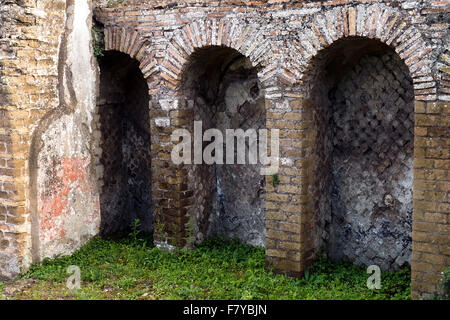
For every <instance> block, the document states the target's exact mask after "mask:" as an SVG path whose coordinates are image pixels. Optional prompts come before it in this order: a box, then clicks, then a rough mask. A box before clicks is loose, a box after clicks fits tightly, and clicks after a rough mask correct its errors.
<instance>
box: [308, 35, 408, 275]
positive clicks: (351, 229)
mask: <svg viewBox="0 0 450 320" xmlns="http://www.w3.org/2000/svg"><path fill="white" fill-rule="evenodd" d="M310 76H311V78H310V79H309V80H308V83H309V87H308V90H309V93H308V100H307V105H308V110H310V112H311V119H312V126H311V129H310V133H311V134H310V137H312V143H311V148H310V149H309V151H308V152H309V155H310V159H311V160H312V161H311V163H312V165H313V177H314V178H313V181H312V183H311V186H310V188H309V191H308V192H309V193H310V195H311V199H314V204H313V205H314V211H315V219H313V221H314V222H313V223H314V225H312V226H311V236H310V241H311V244H310V245H311V248H312V249H313V251H316V250H318V249H319V248H323V249H325V252H326V253H327V254H328V255H329V256H330V257H331V258H332V259H333V260H335V261H338V260H342V259H348V260H351V261H354V262H355V263H357V264H365V265H372V264H375V265H379V266H380V267H381V268H382V269H383V270H388V269H398V268H400V267H402V266H403V265H408V264H410V261H411V222H412V184H413V137H414V133H413V129H414V109H413V108H414V107H413V105H414V103H413V101H414V91H413V84H412V79H411V77H410V75H409V70H408V68H407V66H406V65H405V63H404V62H403V61H402V60H401V59H400V57H399V56H398V54H397V53H396V52H395V51H394V50H393V49H391V48H390V47H388V46H387V45H385V44H382V43H381V42H379V41H376V40H370V39H362V38H347V39H344V40H340V41H338V42H336V43H335V44H333V45H332V46H331V47H329V48H327V49H325V50H323V51H322V52H321V53H319V55H318V56H317V58H316V59H315V61H314V63H313V68H312V70H311V74H310Z"/></svg>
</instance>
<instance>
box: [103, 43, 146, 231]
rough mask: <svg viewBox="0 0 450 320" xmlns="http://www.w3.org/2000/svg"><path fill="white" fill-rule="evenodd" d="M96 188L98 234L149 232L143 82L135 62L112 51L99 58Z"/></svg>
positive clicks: (137, 64) (144, 85)
mask: <svg viewBox="0 0 450 320" xmlns="http://www.w3.org/2000/svg"><path fill="white" fill-rule="evenodd" d="M99 62H100V73H101V74H100V92H99V95H98V97H97V106H98V111H97V113H98V119H99V123H98V124H99V126H98V128H97V130H99V133H100V136H99V137H98V138H99V139H98V140H99V141H98V149H99V150H100V152H98V160H97V161H98V162H99V166H98V168H97V170H98V173H99V175H98V179H99V182H98V186H99V188H100V190H101V194H100V208H101V217H102V221H101V233H102V234H110V233H114V232H119V231H123V230H126V229H128V228H131V227H132V225H133V223H134V221H135V219H139V221H140V224H141V228H142V230H144V231H147V232H149V231H151V230H152V212H153V210H152V199H151V196H152V191H151V187H152V186H151V155H150V145H151V141H150V119H149V97H148V87H147V82H146V81H145V80H144V78H143V77H142V74H141V72H140V70H139V63H138V62H137V61H136V60H132V59H131V58H129V57H128V56H126V55H125V54H122V53H118V52H106V53H105V54H104V56H103V57H101V58H99Z"/></svg>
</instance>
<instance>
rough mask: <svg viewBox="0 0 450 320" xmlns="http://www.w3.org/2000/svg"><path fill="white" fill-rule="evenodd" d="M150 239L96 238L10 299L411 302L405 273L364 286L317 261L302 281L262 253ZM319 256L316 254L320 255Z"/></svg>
mask: <svg viewBox="0 0 450 320" xmlns="http://www.w3.org/2000/svg"><path fill="white" fill-rule="evenodd" d="M151 239H152V236H151V235H146V234H140V233H139V234H136V233H132V234H130V235H128V236H127V237H125V238H121V239H119V240H117V239H101V238H100V237H96V238H94V239H93V240H92V241H90V242H89V243H88V244H86V245H85V246H83V247H82V248H81V249H79V250H78V251H77V252H75V253H74V254H73V255H72V256H64V257H59V258H56V259H53V260H50V259H45V260H44V261H43V262H42V264H41V265H38V266H37V265H36V266H33V267H32V268H31V269H30V271H29V272H28V273H26V274H24V275H23V276H22V279H29V278H33V279H39V281H37V283H36V284H34V285H33V286H32V287H31V288H30V289H27V290H26V291H23V292H20V293H18V294H16V296H15V297H14V298H16V299H227V300H228V299H280V300H284V299H410V279H411V274H410V270H409V269H407V268H405V269H402V270H400V271H398V272H384V273H382V281H381V284H382V289H380V290H370V289H368V288H367V286H366V281H367V278H368V277H369V275H368V274H367V273H366V268H365V267H361V266H355V265H353V264H351V263H350V262H342V263H339V264H333V263H331V262H330V261H328V260H326V259H323V258H318V259H317V261H316V262H315V263H314V264H313V265H312V266H311V267H310V268H309V269H308V271H307V276H305V277H304V278H303V279H294V278H289V277H286V276H285V275H281V274H277V275H275V274H272V272H270V271H269V272H268V271H266V269H265V254H264V249H263V248H260V247H253V246H248V245H244V244H242V243H241V242H240V241H238V240H224V239H220V238H211V239H208V240H206V241H204V242H203V243H201V244H199V245H197V246H196V247H195V248H194V249H193V250H175V251H172V252H165V251H161V250H159V249H157V248H155V247H154V246H153V244H152V241H151ZM319 256H320V255H319ZM70 265H76V266H78V267H80V269H81V280H82V284H81V289H80V290H75V291H72V290H69V289H67V288H66V285H65V284H66V280H67V278H68V274H67V273H66V270H67V268H68V267H69V266H70Z"/></svg>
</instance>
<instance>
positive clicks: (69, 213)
mask: <svg viewBox="0 0 450 320" xmlns="http://www.w3.org/2000/svg"><path fill="white" fill-rule="evenodd" d="M65 15H66V16H65V28H64V31H63V33H62V35H61V38H60V47H59V53H58V87H59V105H58V106H57V107H56V108H54V109H53V110H52V111H50V112H49V113H47V114H46V115H45V117H44V118H43V120H42V121H41V122H40V124H39V126H38V128H37V129H36V130H35V132H34V136H33V144H32V147H31V148H32V149H31V161H32V168H31V184H32V188H33V189H32V194H31V198H32V201H33V202H32V203H31V210H32V237H33V238H32V241H33V248H32V251H33V259H34V261H36V262H38V261H40V260H41V259H42V258H44V257H53V256H55V255H57V254H69V253H71V252H73V251H74V250H76V249H77V248H79V247H80V246H81V245H82V244H84V243H85V242H86V241H87V240H89V239H90V238H91V237H92V236H94V235H96V234H97V233H98V229H99V222H100V211H99V209H100V208H99V200H98V192H97V186H96V175H95V167H94V161H93V159H94V158H93V154H92V151H93V148H92V143H93V139H92V133H93V128H92V125H93V121H92V120H93V113H94V111H95V94H96V85H97V80H96V77H97V75H96V64H95V59H94V57H93V49H92V44H91V25H92V22H91V19H92V17H91V2H90V1H68V2H67V3H66V7H65Z"/></svg>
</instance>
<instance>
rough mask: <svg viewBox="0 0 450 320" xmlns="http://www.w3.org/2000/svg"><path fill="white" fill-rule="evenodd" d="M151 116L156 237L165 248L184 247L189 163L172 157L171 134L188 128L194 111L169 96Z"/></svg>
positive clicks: (188, 201)
mask: <svg viewBox="0 0 450 320" xmlns="http://www.w3.org/2000/svg"><path fill="white" fill-rule="evenodd" d="M150 117H151V133H152V184H153V187H152V197H153V203H154V206H155V211H154V240H155V243H156V244H157V245H158V246H160V247H163V248H171V247H183V246H184V245H185V244H186V239H185V238H186V223H187V222H188V220H189V217H188V216H187V207H188V206H189V204H190V200H191V197H192V191H191V190H188V183H187V174H188V170H187V168H186V165H184V164H175V163H174V162H173V161H172V160H171V152H172V148H173V146H174V143H173V142H172V141H171V135H172V133H173V131H174V130H175V129H178V128H188V124H189V123H190V121H189V119H190V118H192V111H191V110H189V109H188V108H187V105H186V104H185V103H184V102H183V100H181V99H179V98H177V97H175V96H174V95H168V96H165V97H164V98H163V99H160V100H159V101H158V103H157V104H156V105H153V107H152V108H151V111H150ZM175 143H176V142H175Z"/></svg>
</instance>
